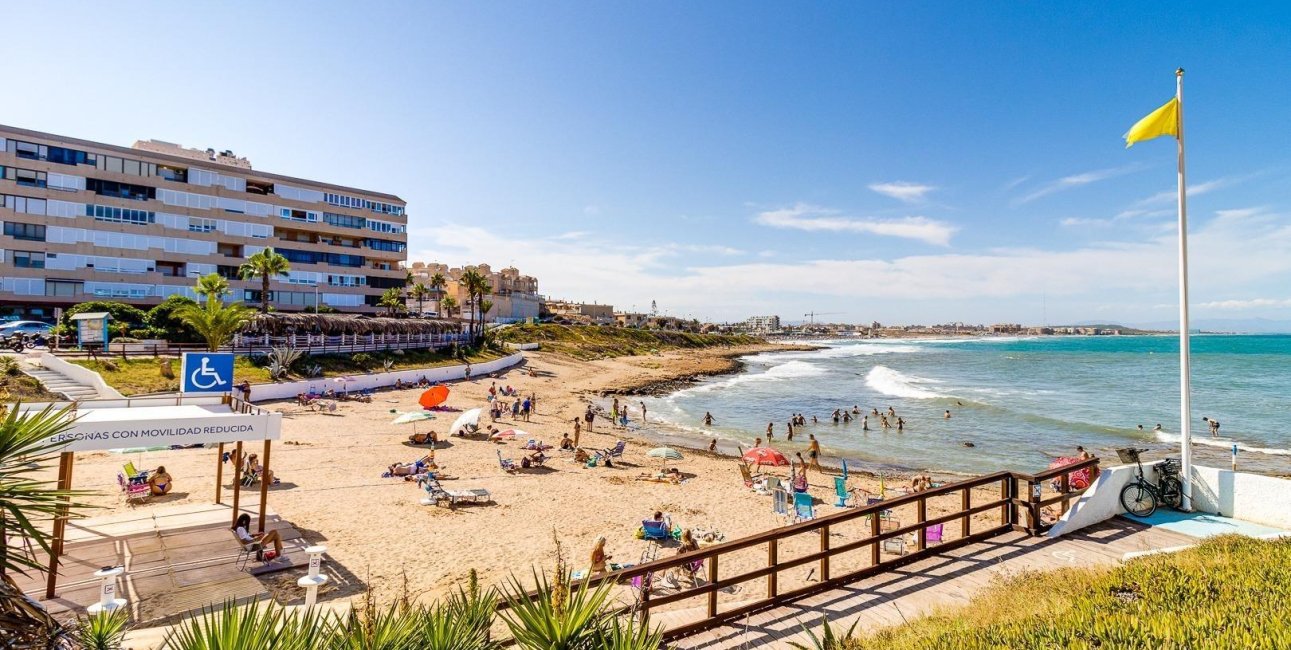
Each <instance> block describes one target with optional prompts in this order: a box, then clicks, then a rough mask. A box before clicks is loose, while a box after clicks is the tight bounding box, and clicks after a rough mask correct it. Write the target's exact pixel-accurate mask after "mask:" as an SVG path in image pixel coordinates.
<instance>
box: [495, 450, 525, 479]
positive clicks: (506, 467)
mask: <svg viewBox="0 0 1291 650" xmlns="http://www.w3.org/2000/svg"><path fill="white" fill-rule="evenodd" d="M498 466H499V467H501V468H502V471H504V472H506V473H508V474H514V473H515V472H518V471H520V466H519V465H517V464H516V462H515V461H514V460H511V459H510V458H503V457H502V450H500V449H499V450H498Z"/></svg>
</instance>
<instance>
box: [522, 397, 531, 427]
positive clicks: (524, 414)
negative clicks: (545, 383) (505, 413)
mask: <svg viewBox="0 0 1291 650" xmlns="http://www.w3.org/2000/svg"><path fill="white" fill-rule="evenodd" d="M532 406H533V403H532V402H530V401H529V398H528V397H526V398H524V404H522V405H521V406H520V416H521V417H523V418H524V421H525V422H528V421H529V409H530V408H531V407H532Z"/></svg>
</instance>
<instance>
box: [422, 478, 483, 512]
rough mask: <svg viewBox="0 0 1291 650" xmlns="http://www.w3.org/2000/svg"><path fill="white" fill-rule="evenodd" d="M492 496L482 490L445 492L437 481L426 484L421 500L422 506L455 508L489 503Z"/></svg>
mask: <svg viewBox="0 0 1291 650" xmlns="http://www.w3.org/2000/svg"><path fill="white" fill-rule="evenodd" d="M492 501H493V495H492V494H490V493H489V491H488V490H486V489H484V488H471V489H468V490H445V489H443V488H442V487H440V485H439V482H438V481H433V480H431V481H427V482H426V498H424V499H422V500H421V505H423V506H432V505H434V506H440V507H447V508H455V507H457V504H459V503H490V502H492Z"/></svg>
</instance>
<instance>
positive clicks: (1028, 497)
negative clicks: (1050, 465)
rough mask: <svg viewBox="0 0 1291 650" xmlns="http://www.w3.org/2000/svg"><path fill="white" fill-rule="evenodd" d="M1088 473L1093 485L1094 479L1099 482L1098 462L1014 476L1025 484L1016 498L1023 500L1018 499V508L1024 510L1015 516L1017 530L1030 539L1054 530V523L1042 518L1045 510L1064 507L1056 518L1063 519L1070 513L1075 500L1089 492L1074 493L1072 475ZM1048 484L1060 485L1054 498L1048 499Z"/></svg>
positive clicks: (1017, 473)
mask: <svg viewBox="0 0 1291 650" xmlns="http://www.w3.org/2000/svg"><path fill="white" fill-rule="evenodd" d="M1084 469H1087V470H1089V482H1090V483H1091V484H1092V483H1093V482H1094V479H1096V478H1098V458H1090V459H1088V460H1082V461H1080V462H1078V463H1073V464H1071V465H1063V466H1062V467H1057V468H1054V469H1049V470H1045V471H1043V472H1040V473H1038V474H1022V473H1020V472H1014V473H1013V478H1014V480H1016V481H1017V482H1018V483H1020V484H1022V486H1021V487H1020V488H1018V489H1017V490H1016V495H1020V496H1018V497H1017V498H1015V499H1014V506H1015V507H1017V508H1019V509H1020V510H1021V512H1020V513H1015V515H1014V520H1015V521H1014V524H1015V525H1014V528H1015V529H1016V530H1021V531H1023V532H1026V533H1027V534H1030V535H1039V534H1042V533H1044V532H1045V531H1048V530H1049V529H1050V528H1052V527H1053V522H1048V521H1045V520H1044V517H1043V516H1042V514H1043V510H1044V508H1046V507H1048V506H1051V505H1054V504H1057V503H1060V504H1062V507H1061V508H1060V509H1059V510H1058V512H1057V513H1056V514H1057V515H1058V516H1061V515H1062V514H1063V513H1065V512H1067V508H1069V507H1070V506H1071V500H1072V499H1073V498H1075V497H1078V496H1080V495H1081V494H1082V493H1084V491H1085V489H1087V488H1081V489H1079V490H1072V489H1071V474H1072V473H1074V472H1079V471H1080V470H1084ZM1046 482H1054V483H1056V484H1057V485H1056V489H1055V490H1054V492H1055V494H1054V495H1053V496H1050V497H1045V496H1044V494H1043V488H1044V484H1045V483H1046ZM1020 514H1024V515H1025V517H1022V516H1020ZM1054 519H1055V520H1056V519H1057V517H1054Z"/></svg>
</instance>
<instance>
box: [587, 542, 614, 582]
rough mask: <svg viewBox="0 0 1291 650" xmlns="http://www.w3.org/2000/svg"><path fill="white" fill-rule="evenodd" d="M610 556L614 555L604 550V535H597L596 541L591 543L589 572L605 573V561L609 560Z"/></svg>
mask: <svg viewBox="0 0 1291 650" xmlns="http://www.w3.org/2000/svg"><path fill="white" fill-rule="evenodd" d="M612 557H614V556H613V555H610V554H609V553H606V552H605V536H604V535H601V536H599V537H597V538H596V541H595V542H594V543H593V544H592V558H591V560H592V562H591V564H592V566H591V569H590V572H591V573H593V574H596V573H605V570H606V563H607V562H609V561H610V558H612Z"/></svg>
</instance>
